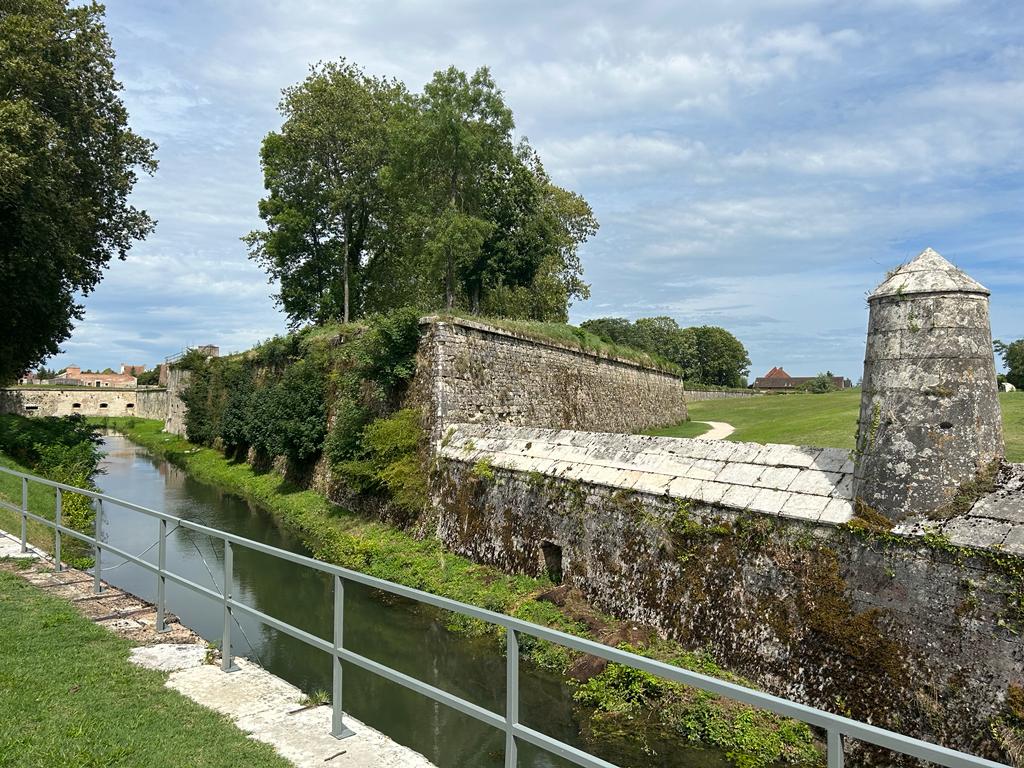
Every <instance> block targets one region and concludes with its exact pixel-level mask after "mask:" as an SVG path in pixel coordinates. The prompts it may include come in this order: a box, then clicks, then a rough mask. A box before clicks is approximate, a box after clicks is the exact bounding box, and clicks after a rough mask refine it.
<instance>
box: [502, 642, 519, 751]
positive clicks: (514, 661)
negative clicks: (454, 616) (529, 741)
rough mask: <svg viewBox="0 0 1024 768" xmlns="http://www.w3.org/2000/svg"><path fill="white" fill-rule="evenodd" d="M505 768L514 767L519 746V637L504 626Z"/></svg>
mask: <svg viewBox="0 0 1024 768" xmlns="http://www.w3.org/2000/svg"><path fill="white" fill-rule="evenodd" d="M505 638H506V642H505V646H506V651H505V768H516V765H517V763H518V762H519V748H518V747H517V746H516V734H515V727H516V725H518V724H519V638H518V637H517V636H516V631H515V630H514V629H512V627H506V628H505Z"/></svg>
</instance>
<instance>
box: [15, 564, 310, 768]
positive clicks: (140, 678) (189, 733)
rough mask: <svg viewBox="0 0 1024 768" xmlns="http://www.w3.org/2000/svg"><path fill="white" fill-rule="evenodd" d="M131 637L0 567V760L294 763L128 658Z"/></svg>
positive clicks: (21, 762)
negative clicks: (172, 688) (118, 632)
mask: <svg viewBox="0 0 1024 768" xmlns="http://www.w3.org/2000/svg"><path fill="white" fill-rule="evenodd" d="M130 647H131V643H129V642H128V641H127V640H124V639H122V638H120V637H117V636H116V635H114V634H113V633H111V632H109V631H108V630H106V629H104V628H102V627H99V626H97V625H95V624H93V623H92V622H90V621H89V620H88V619H86V618H85V617H83V616H81V615H80V614H79V613H77V612H76V611H75V610H74V609H73V608H72V607H71V606H70V605H69V604H68V603H67V602H66V601H65V600H62V599H60V598H57V597H52V596H50V595H47V594H46V593H44V592H43V591H42V590H41V589H39V588H38V587H34V586H32V585H31V584H29V583H28V582H26V581H23V580H22V579H20V578H18V577H17V576H15V575H13V574H11V573H5V572H2V571H0V722H3V723H5V727H4V728H0V764H3V765H19V766H25V767H26V768H29V767H31V766H37V767H38V768H44V767H45V768H49V767H50V766H57V765H67V766H117V765H121V766H129V765H147V766H178V765H189V766H207V767H209V768H213V767H214V766H223V767H224V768H229V766H237V765H260V766H281V768H284V766H287V765H290V763H288V762H287V761H285V760H284V759H282V758H281V757H279V756H278V755H277V754H276V753H275V752H274V750H273V749H271V748H270V747H269V746H267V745H265V744H260V743H258V742H255V741H252V740H251V739H249V738H248V737H247V736H246V735H245V734H244V733H243V732H242V731H240V730H239V729H238V728H236V727H235V726H234V725H233V724H231V723H230V722H228V721H227V720H225V719H224V718H223V717H221V716H220V715H218V714H217V713H215V712H213V711H212V710H209V709H206V708H205V707H201V706H200V705H198V704H196V703H195V702H192V701H190V700H189V699H187V698H185V697H184V696H182V695H181V694H179V693H177V692H175V691H172V690H170V689H168V688H165V687H164V682H165V681H166V679H167V674H166V673H163V672H157V671H154V670H147V669H142V668H140V667H136V666H135V665H133V664H131V663H130V662H129V661H128V650H129V648H130Z"/></svg>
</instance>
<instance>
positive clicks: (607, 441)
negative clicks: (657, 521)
mask: <svg viewBox="0 0 1024 768" xmlns="http://www.w3.org/2000/svg"><path fill="white" fill-rule="evenodd" d="M443 431H444V434H445V439H444V441H443V445H440V446H439V447H438V451H439V453H440V455H441V456H442V457H444V458H447V459H452V460H456V461H463V462H468V463H474V462H477V461H480V460H481V459H483V460H486V461H488V462H489V463H490V464H491V465H492V466H495V467H502V468H504V469H508V470H513V471H526V472H536V473H540V474H543V475H547V476H551V477H558V478H561V479H563V480H573V481H576V482H581V483H587V484H591V485H599V486H603V487H607V488H620V489H627V490H633V491H638V492H644V493H652V494H657V495H662V494H667V495H668V496H671V497H674V498H679V499H684V500H685V499H689V500H694V501H700V502H704V503H707V504H718V505H720V506H723V507H728V508H731V509H740V510H743V509H751V510H755V511H759V512H764V513H766V514H772V515H777V514H783V515H787V516H791V517H797V518H801V519H806V520H812V521H816V520H818V519H819V518H820V517H821V515H822V513H823V512H824V511H825V509H826V508H827V507H828V503H829V501H830V500H831V499H835V498H839V499H849V498H850V494H851V491H852V475H851V474H850V472H851V470H852V467H850V466H849V465H848V461H847V456H848V454H847V452H846V451H842V450H838V449H821V448H801V447H799V446H794V445H770V446H762V445H758V444H756V443H723V444H719V443H716V442H714V441H706V440H689V439H680V438H671V437H651V436H646V435H618V434H608V433H603V432H580V431H572V430H554V429H539V428H536V427H514V426H505V425H492V426H486V425H483V424H458V425H449V426H447V427H445V428H444V430H443ZM712 457H714V458H712ZM772 462H777V463H772ZM820 467H829V468H838V469H839V470H845V471H835V472H832V471H827V472H826V471H821V470H820V469H819V468H820ZM837 510H838V508H835V507H834V508H833V512H832V515H831V517H830V519H828V520H826V521H825V522H834V523H841V522H845V521H846V520H847V519H848V517H846V518H843V517H842V516H841V515H839V513H838V511H837Z"/></svg>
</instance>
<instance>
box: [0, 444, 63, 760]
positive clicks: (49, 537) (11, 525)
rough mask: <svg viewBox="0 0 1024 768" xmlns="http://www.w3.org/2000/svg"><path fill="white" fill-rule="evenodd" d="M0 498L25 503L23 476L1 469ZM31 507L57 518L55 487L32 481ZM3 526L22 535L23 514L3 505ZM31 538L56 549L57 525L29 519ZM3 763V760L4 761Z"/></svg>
mask: <svg viewBox="0 0 1024 768" xmlns="http://www.w3.org/2000/svg"><path fill="white" fill-rule="evenodd" d="M0 465H3V466H5V467H8V468H9V469H14V470H17V471H18V472H28V473H29V474H32V470H30V469H28V468H27V467H25V466H23V465H21V464H19V463H18V462H16V461H15V460H14V459H12V458H11V457H10V456H8V455H7V454H5V453H3V452H2V451H0ZM0 498H2V499H3V500H4V501H6V502H8V503H10V504H14V505H16V506H19V507H20V506H21V479H20V478H17V477H13V476H11V475H8V474H7V473H6V472H0ZM28 508H29V510H30V511H31V512H34V513H35V514H37V515H39V516H40V517H45V518H47V519H48V520H53V508H54V491H53V489H52V488H48V487H47V486H45V485H39V484H38V483H29V485H28ZM0 530H4V531H7V532H8V533H11V534H13V535H15V536H19V535H21V515H20V514H18V513H17V512H12V511H11V510H9V509H6V508H2V507H0ZM27 531H28V540H29V542H31V543H32V544H34V545H36V546H37V547H39V548H40V549H42V550H43V551H45V552H53V529H52V528H48V527H46V526H45V525H43V524H42V523H39V522H36V521H35V520H29V521H28V527H27ZM0 764H2V763H0Z"/></svg>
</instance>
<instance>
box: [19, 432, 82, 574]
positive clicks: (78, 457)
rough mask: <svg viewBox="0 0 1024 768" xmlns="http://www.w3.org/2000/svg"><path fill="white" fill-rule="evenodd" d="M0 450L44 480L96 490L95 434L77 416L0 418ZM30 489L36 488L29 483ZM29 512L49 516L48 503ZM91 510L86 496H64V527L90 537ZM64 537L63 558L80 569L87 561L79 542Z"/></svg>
mask: <svg viewBox="0 0 1024 768" xmlns="http://www.w3.org/2000/svg"><path fill="white" fill-rule="evenodd" d="M0 454H3V455H6V456H9V457H10V458H11V459H13V460H14V461H15V462H17V463H18V464H19V465H21V466H23V467H24V468H26V469H27V470H28V471H29V472H31V473H33V474H36V475H40V476H42V477H45V478H47V479H49V480H55V481H57V482H59V483H65V484H66V485H73V486H75V487H77V488H87V489H94V488H95V486H94V485H93V482H92V481H93V477H94V476H95V474H96V473H97V472H98V471H99V463H100V451H99V436H98V435H97V434H96V432H95V430H94V429H93V428H92V427H91V426H90V425H89V424H87V423H86V421H85V420H84V419H83V418H82V417H81V416H67V417H64V418H57V417H52V416H50V417H46V418H25V417H23V416H11V415H6V416H0ZM33 490H37V489H36V488H35V487H33ZM49 495H51V496H52V494H49ZM18 496H20V494H18ZM18 500H20V499H18ZM33 511H34V512H35V513H36V514H41V515H44V516H48V517H50V518H51V519H52V518H53V504H52V503H46V504H45V505H44V506H43V507H42V508H39V507H36V508H34V509H33ZM95 514H96V513H95V511H94V510H93V508H92V503H91V501H90V500H89V499H88V498H86V497H85V496H81V495H79V494H75V493H65V494H63V499H62V520H63V523H64V525H66V526H68V527H69V528H74V529H75V530H77V531H82V532H83V533H88V534H90V535H91V534H92V532H93V522H94V520H95ZM64 541H65V545H64V552H63V555H64V559H65V560H66V561H67V562H69V563H71V564H72V565H75V566H80V567H81V566H88V565H90V564H91V562H92V561H91V558H90V557H89V555H88V549H87V548H86V546H85V545H84V544H82V543H81V542H79V541H78V540H77V539H71V538H70V537H66V538H65V540H64Z"/></svg>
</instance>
